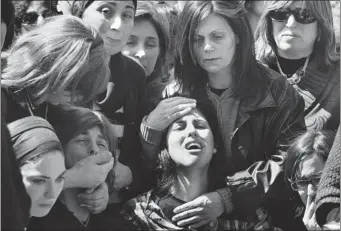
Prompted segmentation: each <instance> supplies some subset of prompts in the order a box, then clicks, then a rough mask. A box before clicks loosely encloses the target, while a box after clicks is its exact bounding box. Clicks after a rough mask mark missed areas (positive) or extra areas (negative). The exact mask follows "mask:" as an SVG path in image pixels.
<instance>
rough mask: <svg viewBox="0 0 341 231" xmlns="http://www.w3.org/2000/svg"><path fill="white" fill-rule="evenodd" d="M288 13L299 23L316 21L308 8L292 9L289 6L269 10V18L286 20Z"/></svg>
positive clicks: (280, 20)
mask: <svg viewBox="0 0 341 231" xmlns="http://www.w3.org/2000/svg"><path fill="white" fill-rule="evenodd" d="M290 15H294V17H295V20H296V21H297V22H298V23H301V24H309V23H312V22H315V21H316V18H315V16H314V15H313V14H312V12H311V11H310V10H309V9H303V8H296V9H294V10H292V9H290V8H284V9H279V10H272V11H270V12H269V16H270V18H272V19H273V20H276V21H279V22H284V21H287V20H288V18H289V17H290Z"/></svg>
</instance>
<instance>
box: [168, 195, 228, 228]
mask: <svg viewBox="0 0 341 231" xmlns="http://www.w3.org/2000/svg"><path fill="white" fill-rule="evenodd" d="M223 212H224V202H223V200H222V198H221V196H220V195H219V193H218V192H211V193H207V194H204V195H202V196H199V197H198V198H196V199H194V200H192V201H190V202H187V203H185V204H183V205H180V206H178V207H176V208H175V209H174V213H176V215H175V216H173V218H172V221H173V222H174V223H176V224H177V225H178V226H188V228H190V229H196V228H199V227H201V226H203V225H205V224H207V223H209V222H210V221H212V220H214V219H216V218H218V217H219V216H220V215H221V214H222V213H223Z"/></svg>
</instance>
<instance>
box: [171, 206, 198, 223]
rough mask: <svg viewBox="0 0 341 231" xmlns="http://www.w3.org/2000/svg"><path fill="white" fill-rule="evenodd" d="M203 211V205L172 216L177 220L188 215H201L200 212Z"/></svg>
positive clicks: (173, 219)
mask: <svg viewBox="0 0 341 231" xmlns="http://www.w3.org/2000/svg"><path fill="white" fill-rule="evenodd" d="M202 211H203V208H201V207H197V208H194V209H191V210H186V211H184V212H181V213H179V214H176V215H175V216H174V217H172V221H174V222H177V221H180V220H183V219H186V218H188V217H193V216H195V215H199V214H200V212H202Z"/></svg>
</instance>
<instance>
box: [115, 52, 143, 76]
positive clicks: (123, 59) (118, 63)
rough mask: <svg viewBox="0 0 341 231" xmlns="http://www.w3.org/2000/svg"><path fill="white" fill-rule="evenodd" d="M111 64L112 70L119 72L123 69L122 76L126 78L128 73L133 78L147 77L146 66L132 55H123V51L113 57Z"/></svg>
mask: <svg viewBox="0 0 341 231" xmlns="http://www.w3.org/2000/svg"><path fill="white" fill-rule="evenodd" d="M110 66H111V70H112V71H115V73H117V71H118V73H119V72H120V70H121V74H122V75H123V76H122V77H124V78H127V76H126V75H127V74H128V76H129V77H130V78H133V79H143V80H145V79H146V72H145V70H144V67H143V66H142V65H141V64H140V63H139V62H138V60H135V59H134V58H132V57H130V56H126V55H123V54H122V53H119V54H117V55H116V56H115V57H114V56H113V57H112V58H111V61H110ZM114 67H117V68H114ZM113 69H115V70H113ZM116 69H117V70H116Z"/></svg>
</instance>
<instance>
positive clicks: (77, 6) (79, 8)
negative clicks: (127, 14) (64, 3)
mask: <svg viewBox="0 0 341 231" xmlns="http://www.w3.org/2000/svg"><path fill="white" fill-rule="evenodd" d="M132 1H133V4H134V7H135V9H136V5H137V0H132ZM93 2H94V0H84V1H83V0H81V1H79V0H76V1H74V2H73V6H72V9H71V11H70V12H71V14H72V15H74V16H76V17H79V18H81V17H82V16H83V13H84V11H85V10H86V8H88V6H90V5H91V3H93Z"/></svg>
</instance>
